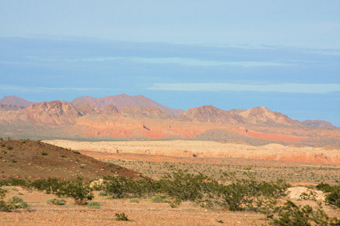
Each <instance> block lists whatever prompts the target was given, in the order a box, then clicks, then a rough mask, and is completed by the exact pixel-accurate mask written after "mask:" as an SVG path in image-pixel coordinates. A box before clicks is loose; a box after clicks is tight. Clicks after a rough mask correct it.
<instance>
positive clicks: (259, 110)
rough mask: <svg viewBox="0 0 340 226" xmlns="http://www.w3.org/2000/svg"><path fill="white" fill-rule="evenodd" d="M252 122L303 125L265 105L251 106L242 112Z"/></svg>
mask: <svg viewBox="0 0 340 226" xmlns="http://www.w3.org/2000/svg"><path fill="white" fill-rule="evenodd" d="M240 115H241V116H243V117H244V118H245V119H246V122H247V123H251V124H267V125H283V126H301V123H300V122H299V121H297V120H293V119H291V118H289V117H288V116H287V115H284V114H281V113H279V112H274V111H271V110H269V109H268V108H265V107H262V106H260V107H256V108H251V109H249V110H247V111H243V112H241V113H240Z"/></svg>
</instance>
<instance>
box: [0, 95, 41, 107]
mask: <svg viewBox="0 0 340 226" xmlns="http://www.w3.org/2000/svg"><path fill="white" fill-rule="evenodd" d="M0 104H10V105H16V106H21V107H28V106H30V105H32V104H36V102H32V101H28V100H25V99H22V98H20V97H17V96H5V97H3V98H2V99H0Z"/></svg>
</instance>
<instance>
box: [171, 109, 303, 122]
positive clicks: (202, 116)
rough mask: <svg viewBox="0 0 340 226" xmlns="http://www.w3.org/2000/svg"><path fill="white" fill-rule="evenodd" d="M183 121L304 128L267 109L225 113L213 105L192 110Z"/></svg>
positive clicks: (181, 116) (186, 112)
mask: <svg viewBox="0 0 340 226" xmlns="http://www.w3.org/2000/svg"><path fill="white" fill-rule="evenodd" d="M178 120H181V121H194V122H196V121H198V122H215V123H228V124H257V125H259V124H264V125H276V126H302V124H301V123H300V122H299V121H297V120H293V119H291V118H289V117H288V116H286V115H284V114H281V113H278V112H274V111H271V110H269V109H268V108H265V107H256V108H251V109H249V110H247V111H246V110H242V109H237V110H236V109H234V110H230V111H224V110H222V109H219V108H216V107H214V106H212V105H206V106H202V107H195V108H190V109H189V110H187V111H185V112H184V113H183V114H182V115H180V116H178Z"/></svg>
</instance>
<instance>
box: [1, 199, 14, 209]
mask: <svg viewBox="0 0 340 226" xmlns="http://www.w3.org/2000/svg"><path fill="white" fill-rule="evenodd" d="M15 209H16V208H15V205H14V204H13V203H9V202H5V201H4V200H0V212H11V211H13V210H15Z"/></svg>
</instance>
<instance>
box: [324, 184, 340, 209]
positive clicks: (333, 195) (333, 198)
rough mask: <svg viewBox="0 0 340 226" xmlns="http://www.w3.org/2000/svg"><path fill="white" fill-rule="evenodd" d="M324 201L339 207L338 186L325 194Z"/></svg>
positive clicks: (339, 194) (339, 195)
mask: <svg viewBox="0 0 340 226" xmlns="http://www.w3.org/2000/svg"><path fill="white" fill-rule="evenodd" d="M325 201H326V203H328V204H331V205H334V206H336V207H338V208H340V187H339V186H336V187H335V188H333V190H332V191H331V192H330V193H329V194H327V195H326V198H325Z"/></svg>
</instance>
